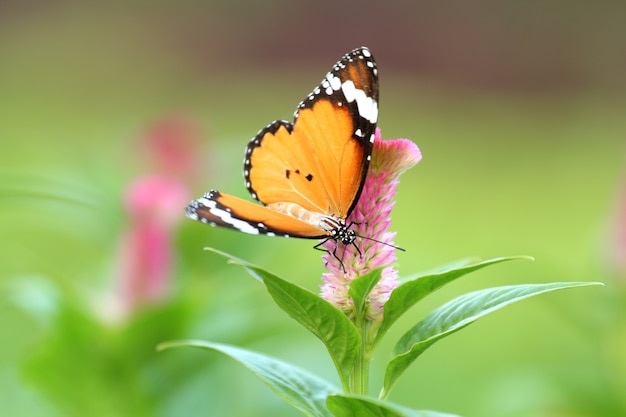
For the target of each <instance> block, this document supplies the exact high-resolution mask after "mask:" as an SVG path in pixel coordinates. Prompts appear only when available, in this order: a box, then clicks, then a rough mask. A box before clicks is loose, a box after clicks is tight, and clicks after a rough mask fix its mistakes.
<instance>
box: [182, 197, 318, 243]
mask: <svg viewBox="0 0 626 417" xmlns="http://www.w3.org/2000/svg"><path fill="white" fill-rule="evenodd" d="M186 211H187V216H189V217H190V218H192V219H193V220H198V221H201V222H202V223H207V224H210V225H211V226H222V227H227V228H229V229H235V230H238V231H240V232H244V233H250V234H255V235H256V234H265V235H269V236H284V237H289V236H294V237H302V238H308V239H321V238H325V237H328V236H329V233H328V232H325V231H323V230H320V229H318V228H317V227H315V226H313V225H311V224H309V223H306V222H303V221H301V220H298V219H297V218H295V217H292V216H289V215H287V214H283V213H280V212H278V211H275V210H272V209H270V208H268V207H265V206H261V205H259V204H256V203H253V202H251V201H247V200H244V199H242V198H239V197H235V196H232V195H228V194H222V193H220V192H219V191H216V190H211V191H210V192H208V193H207V194H205V196H204V197H203V198H199V199H197V200H194V201H192V202H191V203H190V204H189V205H188V206H187V209H186Z"/></svg>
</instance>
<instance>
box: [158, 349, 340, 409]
mask: <svg viewBox="0 0 626 417" xmlns="http://www.w3.org/2000/svg"><path fill="white" fill-rule="evenodd" d="M182 346H186V347H196V348H201V349H208V350H213V351H216V352H220V353H223V354H224V355H227V356H230V357H231V358H233V359H234V360H236V361H237V362H239V363H241V364H242V365H243V366H245V367H246V368H248V369H249V370H250V371H252V373H254V374H255V375H256V376H257V377H258V378H259V379H260V380H261V381H263V382H264V383H265V385H267V386H268V387H270V388H271V389H272V391H274V392H275V393H276V394H278V395H279V396H280V397H281V398H283V399H284V400H285V401H286V402H287V403H289V404H290V405H292V406H293V407H295V408H297V409H298V410H300V411H301V412H302V413H304V414H305V415H307V416H312V417H330V416H332V414H331V413H330V412H329V411H328V409H327V408H326V398H327V397H328V396H329V395H331V394H335V393H338V392H339V390H338V389H337V388H335V387H334V386H333V385H331V384H330V383H328V382H326V381H324V380H323V379H321V378H319V377H317V376H315V375H313V374H310V373H308V372H306V371H304V370H302V369H300V368H297V367H295V366H293V365H290V364H288V363H285V362H282V361H280V360H278V359H275V358H272V357H269V356H265V355H262V354H260V353H256V352H252V351H250V350H246V349H242V348H238V347H235V346H231V345H225V344H221V343H211V342H204V341H200V340H178V341H171V342H165V343H161V344H160V345H159V346H158V347H157V349H158V350H164V349H170V348H174V347H182Z"/></svg>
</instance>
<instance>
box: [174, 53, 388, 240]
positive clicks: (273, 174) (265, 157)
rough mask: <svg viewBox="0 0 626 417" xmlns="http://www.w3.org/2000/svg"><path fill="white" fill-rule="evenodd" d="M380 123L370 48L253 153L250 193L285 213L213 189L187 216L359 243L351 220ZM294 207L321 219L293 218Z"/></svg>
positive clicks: (350, 57)
mask: <svg viewBox="0 0 626 417" xmlns="http://www.w3.org/2000/svg"><path fill="white" fill-rule="evenodd" d="M377 118H378V70H377V68H376V63H375V61H374V59H373V57H372V55H371V53H370V51H369V49H367V48H365V47H363V48H357V49H355V50H353V51H352V52H350V53H348V54H346V55H344V56H343V57H342V59H341V60H340V61H339V62H337V63H336V64H335V66H333V68H332V69H331V71H330V72H329V73H328V74H327V75H326V77H325V78H324V79H323V80H322V82H321V84H320V85H319V86H318V87H317V88H316V89H315V90H313V92H312V93H311V94H309V95H308V96H307V98H305V99H304V101H302V102H301V103H300V105H299V106H298V108H297V110H296V113H295V115H294V122H293V123H289V122H286V121H283V120H280V121H275V122H273V123H271V124H270V125H268V126H267V127H265V128H264V129H261V131H259V133H258V134H257V135H256V136H255V137H254V138H253V139H252V140H251V141H250V143H249V144H248V147H247V148H246V156H245V160H244V177H245V181H246V187H247V189H248V191H249V192H250V194H251V195H252V197H253V198H255V199H257V200H259V201H260V202H262V203H263V204H266V205H270V204H276V203H283V204H282V207H283V210H287V211H286V212H282V211H277V210H275V209H273V208H272V207H266V206H260V205H258V204H254V203H251V202H249V201H246V200H243V199H240V198H237V197H234V196H231V195H228V194H222V193H220V192H218V191H215V190H213V191H211V192H209V193H207V194H206V195H205V196H204V197H203V198H199V199H197V200H194V201H192V202H191V203H190V204H189V205H188V206H187V209H186V213H187V216H188V217H190V218H191V219H194V220H198V221H201V222H204V223H208V224H211V225H214V226H222V227H227V228H231V229H236V230H239V231H242V232H245V233H251V234H267V235H280V236H287V237H288V236H292V237H300V238H310V239H319V238H329V237H330V238H333V239H341V240H342V241H344V239H345V237H346V236H348V239H353V237H350V236H354V233H353V232H352V234H351V235H350V233H348V230H347V227H346V226H345V223H344V221H345V219H346V218H347V217H348V215H349V214H350V212H351V211H352V209H353V208H354V206H355V205H356V203H357V200H358V197H359V194H360V192H361V189H362V187H363V183H364V181H365V176H366V174H367V168H368V166H369V161H370V158H371V153H372V148H373V142H374V130H375V128H376V121H377ZM294 204H296V205H298V206H300V208H302V209H304V211H306V212H309V213H314V215H313V216H309V215H307V214H305V215H303V216H301V217H296V216H295V215H293V214H292V215H290V214H287V213H294V212H297V211H298V210H299V208H297V209H296V210H292V209H291V208H289V207H292V206H293V205H294ZM279 206H280V205H279ZM274 208H276V207H274ZM319 215H321V216H322V221H320V216H319ZM324 218H326V219H324ZM306 219H315V220H310V221H307V220H306Z"/></svg>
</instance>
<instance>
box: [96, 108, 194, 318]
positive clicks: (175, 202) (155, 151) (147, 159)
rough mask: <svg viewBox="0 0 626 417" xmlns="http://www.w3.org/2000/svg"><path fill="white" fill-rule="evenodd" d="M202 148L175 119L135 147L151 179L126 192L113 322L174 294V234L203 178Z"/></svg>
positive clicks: (166, 120)
mask: <svg viewBox="0 0 626 417" xmlns="http://www.w3.org/2000/svg"><path fill="white" fill-rule="evenodd" d="M201 142H202V141H201V137H200V135H199V133H198V129H196V128H195V126H194V125H192V124H191V123H189V122H188V121H186V120H184V119H181V118H177V117H168V118H164V119H160V120H158V121H157V122H156V123H154V124H152V125H151V126H149V128H148V129H147V132H146V134H145V135H143V137H141V138H140V139H139V140H138V141H137V142H136V144H135V146H136V147H137V148H138V149H137V150H138V152H137V154H138V155H141V156H142V157H143V161H144V163H145V165H144V166H143V167H142V168H143V169H144V170H145V171H147V172H148V173H146V174H142V175H139V176H137V177H136V178H134V179H132V180H131V181H130V182H129V184H128V185H127V186H126V188H125V190H124V195H123V208H124V212H125V217H126V225H125V229H124V230H123V232H122V234H121V237H120V241H119V246H118V253H117V262H116V263H117V265H116V267H117V270H116V279H117V294H115V296H114V297H113V298H112V300H110V302H109V306H108V308H107V310H108V315H109V316H112V317H109V318H119V316H122V317H123V316H125V315H127V314H128V313H130V312H132V311H133V310H135V309H137V308H139V307H141V306H144V305H147V304H154V303H158V302H162V301H164V300H165V299H167V297H168V295H169V294H170V292H171V291H170V284H171V283H170V281H171V279H172V275H173V267H174V261H175V250H174V233H175V231H176V227H177V225H178V223H179V222H180V221H181V220H182V219H181V216H180V213H181V212H182V211H183V210H184V207H185V205H186V204H187V202H188V201H189V199H190V194H191V193H190V191H189V189H188V184H190V183H191V182H192V180H195V179H197V178H199V177H203V175H200V172H202V171H203V170H204V169H203V167H204V164H203V163H202V162H203V161H201V157H202V155H203V154H204V152H203V147H202V146H201ZM134 163H135V164H136V163H137V161H136V160H135V161H134ZM116 316H117V317H116Z"/></svg>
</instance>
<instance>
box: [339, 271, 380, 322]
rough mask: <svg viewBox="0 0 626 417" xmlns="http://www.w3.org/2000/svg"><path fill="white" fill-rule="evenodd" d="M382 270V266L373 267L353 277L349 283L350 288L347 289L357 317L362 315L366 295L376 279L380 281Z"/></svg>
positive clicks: (376, 281) (374, 284)
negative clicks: (371, 269)
mask: <svg viewBox="0 0 626 417" xmlns="http://www.w3.org/2000/svg"><path fill="white" fill-rule="evenodd" d="M382 272H383V268H378V269H375V270H373V271H370V272H368V273H367V274H365V275H363V276H361V277H358V278H356V279H354V280H353V281H352V282H351V283H350V290H349V291H348V294H349V295H350V297H351V298H352V301H353V302H354V309H355V315H356V316H357V317H364V314H365V309H366V305H367V296H368V295H369V294H370V292H371V291H372V289H373V288H374V287H375V286H376V284H378V281H380V278H381V277H382Z"/></svg>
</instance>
